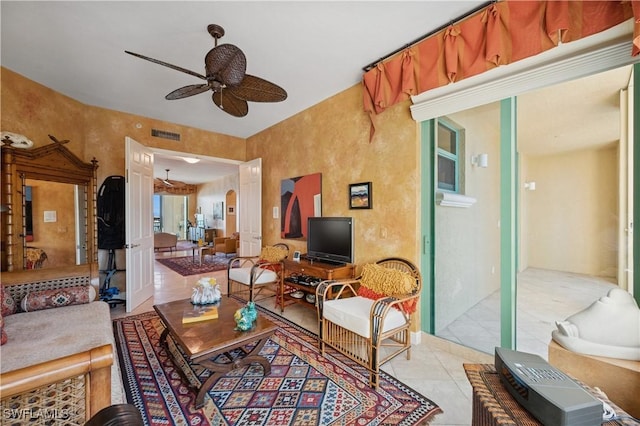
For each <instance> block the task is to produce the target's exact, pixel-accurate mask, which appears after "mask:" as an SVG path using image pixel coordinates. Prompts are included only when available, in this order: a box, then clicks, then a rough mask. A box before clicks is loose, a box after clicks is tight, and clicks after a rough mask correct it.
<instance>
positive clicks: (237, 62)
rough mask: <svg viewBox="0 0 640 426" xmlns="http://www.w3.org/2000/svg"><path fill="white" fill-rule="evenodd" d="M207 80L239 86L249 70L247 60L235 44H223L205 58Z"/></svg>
mask: <svg viewBox="0 0 640 426" xmlns="http://www.w3.org/2000/svg"><path fill="white" fill-rule="evenodd" d="M204 67H205V69H206V71H207V78H209V79H213V80H217V81H219V82H221V83H222V84H224V85H227V86H237V85H238V84H240V83H241V82H242V79H243V78H244V74H245V71H246V70H247V58H246V57H245V56H244V53H242V50H240V49H239V48H238V47H236V46H234V45H233V44H221V45H220V46H216V47H214V48H213V49H211V50H210V51H209V52H208V53H207V55H206V56H205V57H204Z"/></svg>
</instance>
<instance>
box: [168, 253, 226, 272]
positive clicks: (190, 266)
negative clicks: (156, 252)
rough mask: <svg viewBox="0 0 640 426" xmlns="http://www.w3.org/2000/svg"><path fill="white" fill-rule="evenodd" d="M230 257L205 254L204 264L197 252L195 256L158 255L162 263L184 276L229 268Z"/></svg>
mask: <svg viewBox="0 0 640 426" xmlns="http://www.w3.org/2000/svg"><path fill="white" fill-rule="evenodd" d="M229 259H231V258H230V257H224V256H211V255H207V256H204V259H202V265H201V264H200V260H199V259H198V254H197V253H196V255H195V258H194V257H193V256H184V257H158V258H156V261H158V262H160V263H162V264H163V265H164V266H166V267H167V268H170V269H171V270H173V271H176V272H177V273H179V274H180V275H182V276H183V277H186V276H188V275H200V274H206V273H208V272H213V271H221V270H223V269H227V265H228V264H229Z"/></svg>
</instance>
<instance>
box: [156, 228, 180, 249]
mask: <svg viewBox="0 0 640 426" xmlns="http://www.w3.org/2000/svg"><path fill="white" fill-rule="evenodd" d="M177 246H178V236H177V235H174V234H169V233H168V232H156V233H155V234H153V249H154V250H155V251H159V250H163V249H169V251H173V250H175V249H177Z"/></svg>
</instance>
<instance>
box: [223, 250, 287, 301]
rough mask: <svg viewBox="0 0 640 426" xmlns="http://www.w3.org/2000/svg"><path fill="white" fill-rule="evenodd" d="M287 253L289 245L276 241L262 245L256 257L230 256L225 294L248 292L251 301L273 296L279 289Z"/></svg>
mask: <svg viewBox="0 0 640 426" xmlns="http://www.w3.org/2000/svg"><path fill="white" fill-rule="evenodd" d="M288 255H289V246H288V245H286V244H284V243H278V244H274V245H273V246H267V247H263V248H262V251H261V252H260V257H258V258H256V257H246V256H237V257H234V258H232V259H231V260H230V261H229V265H228V267H227V286H228V287H227V295H229V296H231V295H232V294H238V293H247V292H248V293H249V297H248V300H249V301H251V302H254V301H256V300H262V299H265V298H267V297H271V296H275V295H276V294H277V292H278V291H279V289H280V284H281V283H280V281H281V280H282V271H283V269H284V266H283V260H284V259H285V258H286V257H287V256H288ZM257 296H261V297H260V299H256V298H257Z"/></svg>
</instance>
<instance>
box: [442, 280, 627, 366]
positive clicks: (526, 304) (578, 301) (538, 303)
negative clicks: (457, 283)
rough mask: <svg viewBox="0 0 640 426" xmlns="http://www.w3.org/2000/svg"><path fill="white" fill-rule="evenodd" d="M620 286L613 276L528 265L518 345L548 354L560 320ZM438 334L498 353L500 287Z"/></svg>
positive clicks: (520, 294) (520, 288) (521, 286)
mask: <svg viewBox="0 0 640 426" xmlns="http://www.w3.org/2000/svg"><path fill="white" fill-rule="evenodd" d="M614 287H616V286H615V284H614V283H613V282H611V280H609V279H606V278H598V277H593V276H588V275H581V274H574V273H570V272H560V271H549V270H545V269H535V268H528V269H526V270H525V271H523V272H522V273H520V274H518V284H517V312H518V313H517V318H516V349H518V350H520V351H524V352H530V353H534V354H537V355H540V356H541V357H542V358H544V359H548V345H549V342H550V341H551V332H552V331H553V330H555V329H556V325H555V322H556V321H563V320H564V319H566V318H567V317H569V316H571V315H573V314H575V313H576V312H579V311H581V310H583V309H584V308H586V307H587V306H589V305H591V304H592V303H593V302H594V301H596V300H598V299H599V298H600V297H602V296H604V295H606V294H607V292H608V291H609V290H610V289H612V288H614ZM436 335H437V336H439V337H443V338H445V339H447V340H450V341H452V342H456V343H460V344H463V345H465V346H468V347H470V348H474V349H477V350H479V351H481V352H485V353H493V351H494V347H495V346H499V344H500V292H499V291H496V292H494V293H493V294H491V295H490V296H489V297H487V298H485V299H483V300H482V301H481V302H479V303H478V304H476V305H475V306H473V307H472V308H471V309H469V310H468V311H467V312H466V313H464V314H463V315H461V316H460V317H459V318H458V319H456V320H455V321H453V322H452V323H451V324H449V325H448V326H447V327H446V328H444V329H443V330H441V331H438V332H437V333H436Z"/></svg>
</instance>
